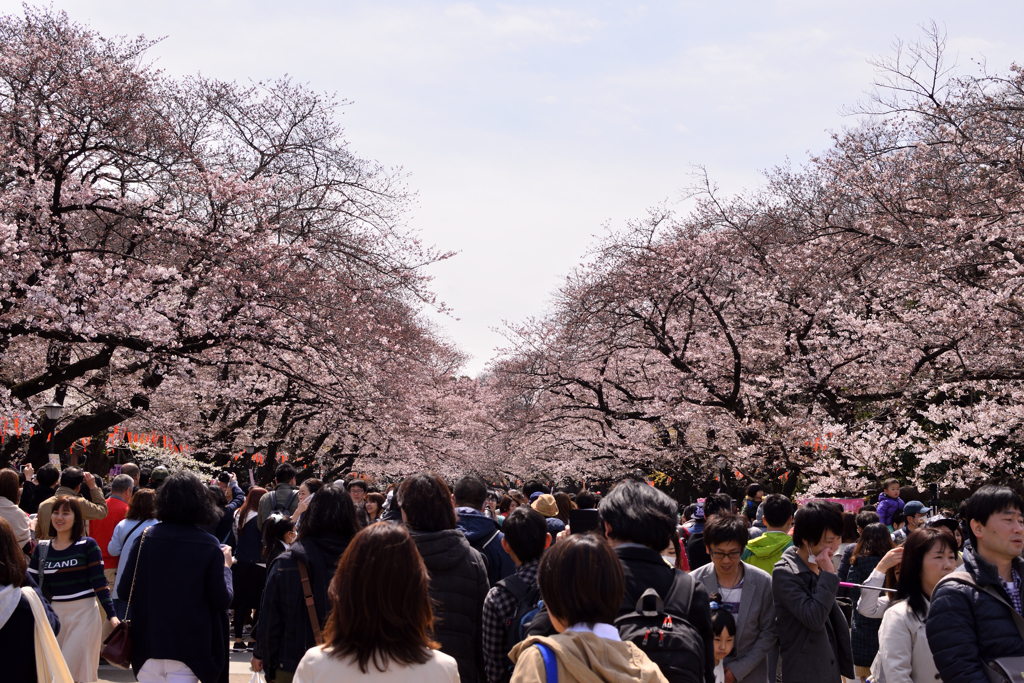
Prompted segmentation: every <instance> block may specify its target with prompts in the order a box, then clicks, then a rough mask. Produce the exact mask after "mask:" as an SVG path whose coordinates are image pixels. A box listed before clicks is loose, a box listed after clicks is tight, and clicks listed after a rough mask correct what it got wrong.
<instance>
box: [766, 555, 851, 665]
mask: <svg viewBox="0 0 1024 683" xmlns="http://www.w3.org/2000/svg"><path fill="white" fill-rule="evenodd" d="M838 590H839V577H838V576H836V575H835V574H831V573H829V572H824V571H823V572H821V573H819V574H817V575H815V573H814V572H812V571H811V569H810V567H808V566H807V565H806V564H805V563H804V561H803V560H802V559H800V556H799V555H797V549H796V548H795V547H790V548H787V549H786V552H784V553H783V554H782V559H781V560H779V561H778V562H776V563H775V569H774V570H773V571H772V594H773V595H774V597H775V632H776V634H777V635H778V638H779V651H780V654H781V655H782V680H783V683H841V678H840V676H846V677H847V678H853V677H854V670H853V652H852V651H851V649H850V627H849V625H848V624H847V623H846V617H844V616H843V610H842V609H840V607H839V603H837V602H836V591H838Z"/></svg>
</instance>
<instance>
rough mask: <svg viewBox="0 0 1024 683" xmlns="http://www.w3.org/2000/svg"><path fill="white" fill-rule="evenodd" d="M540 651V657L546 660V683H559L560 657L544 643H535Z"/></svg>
mask: <svg viewBox="0 0 1024 683" xmlns="http://www.w3.org/2000/svg"><path fill="white" fill-rule="evenodd" d="M534 645H536V646H537V649H538V650H540V656H541V658H542V659H543V660H544V677H545V679H546V683H558V657H556V656H555V652H554V650H552V649H551V648H550V647H548V646H547V645H545V644H544V643H534Z"/></svg>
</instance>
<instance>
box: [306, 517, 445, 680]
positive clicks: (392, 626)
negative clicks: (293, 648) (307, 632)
mask: <svg viewBox="0 0 1024 683" xmlns="http://www.w3.org/2000/svg"><path fill="white" fill-rule="evenodd" d="M330 599H331V616H330V618H329V619H328V621H327V628H326V630H325V631H324V645H323V646H322V647H315V648H313V649H311V650H309V651H308V652H307V653H306V654H305V655H304V656H303V657H302V661H301V662H299V666H298V669H296V671H295V678H294V679H293V680H294V681H295V683H320V682H322V681H348V680H361V681H408V680H415V681H417V682H418V683H451V682H453V681H457V680H458V676H459V669H458V665H457V664H456V662H455V660H454V659H452V658H451V657H449V656H448V655H446V654H444V653H442V652H439V651H438V647H439V646H438V644H437V643H435V642H433V640H432V639H431V631H432V630H433V623H434V618H433V611H432V609H431V606H430V577H429V576H428V575H427V568H426V567H425V566H424V564H423V560H422V559H421V558H420V554H419V552H418V551H417V550H416V544H415V543H414V542H413V540H412V538H411V537H410V536H409V532H408V531H406V530H405V529H404V528H403V527H402V526H400V525H396V524H373V525H371V526H369V527H367V528H366V529H363V530H362V531H360V532H359V533H358V534H356V537H355V538H354V539H353V540H352V543H351V544H350V545H349V546H348V548H347V549H346V550H345V554H344V555H342V556H341V561H340V562H339V563H338V570H337V571H336V572H335V573H334V579H333V581H332V582H331V588H330Z"/></svg>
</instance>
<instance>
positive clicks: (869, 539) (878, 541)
mask: <svg viewBox="0 0 1024 683" xmlns="http://www.w3.org/2000/svg"><path fill="white" fill-rule="evenodd" d="M892 547H893V542H892V534H890V533H889V528H888V527H887V526H885V525H884V524H882V523H881V522H875V523H874V524H868V525H867V526H866V527H864V531H862V532H861V534H860V540H858V541H857V545H856V546H855V547H854V549H853V555H851V556H850V564H857V558H859V557H882V556H883V555H885V554H886V553H887V552H889V551H890V550H892Z"/></svg>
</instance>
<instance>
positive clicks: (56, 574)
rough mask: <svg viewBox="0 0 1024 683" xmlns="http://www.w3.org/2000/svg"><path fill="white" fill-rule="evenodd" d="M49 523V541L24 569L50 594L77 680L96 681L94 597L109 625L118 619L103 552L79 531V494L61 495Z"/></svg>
mask: <svg viewBox="0 0 1024 683" xmlns="http://www.w3.org/2000/svg"><path fill="white" fill-rule="evenodd" d="M37 523H39V524H47V525H48V526H49V529H48V532H49V534H48V538H49V539H50V540H49V541H44V542H41V543H40V544H39V545H38V546H36V549H35V551H33V553H32V560H31V561H30V562H29V567H28V571H29V574H30V575H32V577H33V578H34V579H36V580H37V582H38V583H39V585H40V588H42V591H43V594H44V595H46V596H49V599H50V604H51V605H52V607H53V610H54V612H56V613H57V616H58V618H59V619H60V622H61V625H62V628H61V630H60V633H58V634H57V642H58V643H59V644H60V650H61V652H63V653H64V659H65V660H66V661H67V663H68V669H69V670H70V671H71V676H72V678H74V680H75V681H77V683H85V682H86V681H95V680H97V678H98V676H99V665H100V644H101V635H102V629H103V624H102V622H101V620H100V615H99V612H97V611H96V600H97V599H98V600H99V602H100V606H101V607H102V608H103V612H104V613H105V614H106V617H107V619H108V620H109V621H110V624H111V626H117V624H118V622H119V620H118V618H117V615H116V614H115V612H114V601H113V600H112V599H111V597H110V588H109V586H108V585H107V577H106V576H104V575H103V554H102V552H101V551H100V547H99V545H98V544H97V543H96V541H94V540H93V539H91V538H89V537H88V536H83V535H82V534H83V529H84V527H85V517H84V515H83V514H82V508H81V506H80V505H79V504H78V499H77V498H76V497H74V496H61V497H60V498H58V499H57V500H56V501H55V502H54V503H53V506H52V507H51V508H50V518H49V519H48V520H37Z"/></svg>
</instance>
